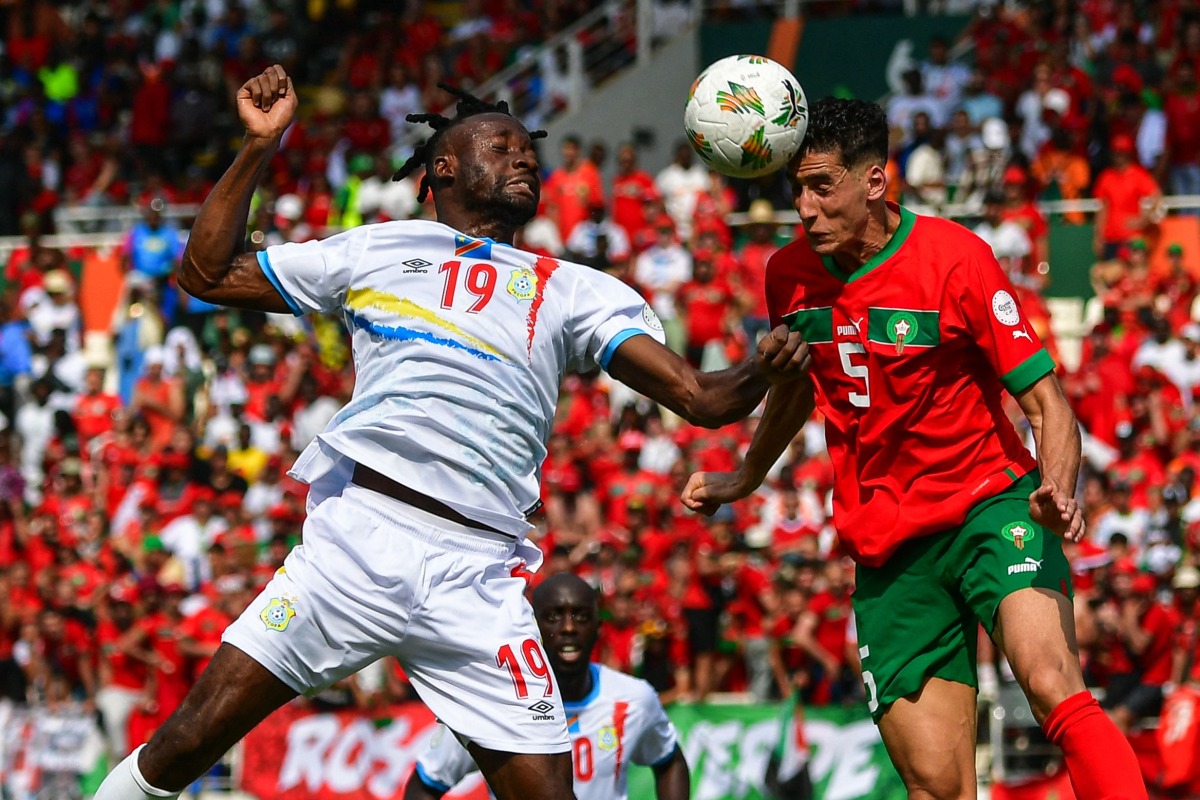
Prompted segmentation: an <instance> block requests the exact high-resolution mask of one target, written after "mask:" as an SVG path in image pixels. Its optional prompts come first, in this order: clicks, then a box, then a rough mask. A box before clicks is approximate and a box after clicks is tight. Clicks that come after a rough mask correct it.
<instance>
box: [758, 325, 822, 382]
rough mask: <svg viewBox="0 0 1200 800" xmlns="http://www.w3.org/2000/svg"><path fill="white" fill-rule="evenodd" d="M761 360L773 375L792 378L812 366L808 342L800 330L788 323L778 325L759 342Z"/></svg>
mask: <svg viewBox="0 0 1200 800" xmlns="http://www.w3.org/2000/svg"><path fill="white" fill-rule="evenodd" d="M758 356H759V361H760V363H761V364H763V365H764V366H765V368H766V370H767V371H768V372H770V373H771V374H772V377H773V378H774V377H780V378H792V377H795V376H797V375H800V374H802V373H804V372H807V371H808V369H809V368H810V367H811V366H812V354H811V352H810V351H809V346H808V342H806V341H805V340H804V336H803V335H802V334H801V333H799V332H798V331H790V330H788V327H787V326H786V325H778V326H776V327H775V328H774V329H773V330H772V331H771V333H770V334H768V335H767V336H764V337H763V338H762V341H760V342H759V343H758Z"/></svg>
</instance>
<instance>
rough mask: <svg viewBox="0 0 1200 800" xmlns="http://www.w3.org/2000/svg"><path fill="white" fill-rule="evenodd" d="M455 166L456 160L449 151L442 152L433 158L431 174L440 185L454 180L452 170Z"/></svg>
mask: <svg viewBox="0 0 1200 800" xmlns="http://www.w3.org/2000/svg"><path fill="white" fill-rule="evenodd" d="M457 167H458V161H457V159H455V158H454V156H453V155H451V154H450V153H442V154H441V155H440V156H434V158H433V176H434V177H435V178H437V182H438V184H440V185H442V186H444V185H446V184H448V183H452V182H453V181H454V171H455V169H456V168H457Z"/></svg>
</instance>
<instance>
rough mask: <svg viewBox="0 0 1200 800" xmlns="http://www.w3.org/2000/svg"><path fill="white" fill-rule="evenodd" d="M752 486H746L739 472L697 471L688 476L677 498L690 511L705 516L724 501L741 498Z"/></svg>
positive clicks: (750, 490)
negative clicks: (685, 484)
mask: <svg viewBox="0 0 1200 800" xmlns="http://www.w3.org/2000/svg"><path fill="white" fill-rule="evenodd" d="M752 491H754V487H753V486H747V485H746V483H745V480H744V479H743V477H742V473H740V472H697V473H695V474H693V475H692V477H690V478H688V482H687V486H684V487H683V493H682V494H681V495H680V496H679V499H680V500H681V501H682V502H683V504H684V505H685V506H687V507H688V508H690V509H691V510H692V511H699V512H700V513H701V514H703V515H704V516H706V517H711V516H712V515H713V514H715V513H717V509H718V508H720V507H721V506H722V505H724V504H725V503H732V502H733V501H734V500H741V499H742V498H743V497H745V496H746V495H748V494H750V492H752Z"/></svg>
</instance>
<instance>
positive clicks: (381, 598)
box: [223, 484, 571, 753]
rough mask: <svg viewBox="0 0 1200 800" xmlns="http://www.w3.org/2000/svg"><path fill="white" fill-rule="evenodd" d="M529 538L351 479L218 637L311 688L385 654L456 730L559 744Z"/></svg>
mask: <svg viewBox="0 0 1200 800" xmlns="http://www.w3.org/2000/svg"><path fill="white" fill-rule="evenodd" d="M530 547H531V546H530V545H527V544H518V543H517V542H516V541H514V540H513V539H511V538H509V537H507V536H502V535H500V534H494V533H490V532H487V531H478V530H473V529H470V528H467V527H464V526H462V525H458V524H456V523H453V522H449V521H448V520H444V519H442V518H441V517H437V516H435V515H432V514H429V513H427V512H424V511H421V510H420V509H416V508H413V507H412V506H409V505H407V504H405V503H401V502H399V501H398V500H393V499H392V498H390V497H387V496H385V495H382V494H378V493H377V492H373V491H371V490H369V489H364V488H362V487H360V486H355V485H354V484H350V485H348V486H347V487H346V488H345V490H344V491H343V493H342V494H341V496H337V497H330V498H329V499H327V500H325V501H324V502H322V503H321V504H320V505H318V506H317V507H316V508H315V509H313V510H312V511H311V513H310V514H309V517H308V519H307V521H306V522H305V523H304V543H303V544H302V545H301V546H299V547H297V548H296V549H295V550H293V551H292V552H291V554H290V555H288V557H287V560H286V561H285V562H284V565H283V567H281V568H280V570H279V571H278V572H276V574H275V577H274V578H272V579H271V582H270V583H268V584H267V586H266V588H265V589H263V592H262V594H260V595H259V596H258V597H257V598H256V599H255V600H254V602H253V603H251V604H250V606H249V607H248V608H247V609H246V611H245V612H244V613H243V614H242V615H241V617H239V618H238V619H237V621H235V622H234V623H233V624H232V625H230V626H229V628H228V629H227V630H226V631H225V635H224V637H223V639H224V641H226V642H229V643H230V644H232V645H233V646H235V647H237V648H238V649H239V650H242V651H243V652H245V653H246V654H247V655H249V656H250V657H251V658H253V659H254V660H255V661H257V662H258V663H260V664H262V665H263V666H264V667H266V668H267V669H268V670H270V671H271V672H272V673H273V674H274V675H276V676H277V677H278V678H279V679H280V680H282V681H283V682H284V683H286V684H287V685H288V686H290V687H292V688H293V689H295V690H296V691H297V692H299V693H301V694H305V695H309V696H312V695H314V694H316V693H317V692H319V691H321V690H322V689H324V688H325V687H327V686H329V685H330V684H332V683H335V682H336V681H338V680H341V679H342V678H345V677H346V676H348V675H351V674H353V673H355V672H357V671H358V670H360V669H362V668H363V667H364V666H366V665H367V664H370V663H371V662H373V661H375V660H377V659H379V658H383V657H385V656H395V657H396V658H397V659H399V661H400V663H401V664H402V665H403V666H404V669H405V671H406V672H407V673H408V678H409V680H411V681H412V684H413V686H414V687H415V688H416V690H417V692H418V694H420V696H421V699H422V700H423V701H424V702H425V704H426V705H427V706H429V708H430V709H431V710H432V711H433V713H434V714H436V715H437V717H438V718H439V719H440V720H441V721H442V722H444V723H445V724H446V726H447V727H449V728H450V729H451V730H453V731H454V732H455V733H457V734H459V735H460V736H462V737H464V738H465V739H468V740H470V741H473V742H475V743H476V744H478V745H479V746H481V747H485V748H488V749H490V750H499V751H503V752H510V753H565V752H568V751H569V750H570V748H571V745H570V739H569V738H568V736H567V725H566V715H565V713H564V712H563V705H562V699H561V697H560V695H559V691H558V685H557V684H556V683H555V681H554V677H553V673H552V672H551V670H550V667H549V662H548V661H547V660H546V655H545V652H544V651H543V650H542V646H541V637H540V635H539V634H538V629H537V624H536V622H535V621H534V617H533V609H532V608H531V607H530V605H529V603H528V601H527V600H526V599H525V579H524V577H522V576H521V575H522V571H523V567H524V564H525V559H523V558H521V555H520V552H519V551H521V550H524V549H526V548H530ZM514 573H515V574H514Z"/></svg>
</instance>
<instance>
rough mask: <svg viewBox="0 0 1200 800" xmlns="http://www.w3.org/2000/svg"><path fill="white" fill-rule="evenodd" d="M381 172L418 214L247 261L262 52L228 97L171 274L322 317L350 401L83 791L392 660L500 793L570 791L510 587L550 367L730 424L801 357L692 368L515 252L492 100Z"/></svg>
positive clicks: (279, 115) (627, 292)
mask: <svg viewBox="0 0 1200 800" xmlns="http://www.w3.org/2000/svg"><path fill="white" fill-rule="evenodd" d="M457 94H458V96H459V102H458V104H457V106H456V113H455V116H454V117H453V118H446V117H443V116H441V115H437V114H424V115H416V116H414V117H411V118H410V121H415V122H428V123H429V124H430V126H431V127H432V128H433V130H434V133H433V135H432V136H431V137H430V139H429V140H428V141H426V142H425V143H424V144H423V145H422V146H421V147H419V148H418V149H417V151H416V152H414V154H413V156H412V158H410V159H409V160H408V161H407V162H406V163H405V165H404V166H403V167H402V168H401V169H400V170H399V172H398V173H397V176H396V177H398V178H404V177H406V176H407V175H409V174H410V173H412V172H413V171H415V170H416V169H417V168H419V167H424V169H425V175H424V177H423V179H422V181H421V190H420V194H419V196H418V199H419V200H421V201H424V200H425V198H426V196H427V195H428V194H429V193H430V192H432V194H433V199H434V202H435V205H436V208H437V221H436V222H434V221H428V220H409V221H403V222H387V223H381V224H374V225H366V226H362V227H359V228H354V229H352V230H349V231H346V232H344V233H341V234H338V235H336V236H332V237H330V238H328V239H325V240H322V241H312V242H305V243H302V244H293V243H285V244H282V245H278V246H274V247H268V248H267V249H266V250H265V251H263V252H260V253H253V252H245V251H244V243H245V228H246V219H247V216H248V211H249V207H250V201H251V197H252V196H253V194H254V192H255V188H256V186H257V183H258V181H259V180H260V179H261V177H262V176H263V175H264V174H265V172H266V170H267V167H268V164H269V163H270V160H271V158H272V156H273V155H274V154H275V152H276V150H277V149H278V147H279V145H280V140H281V137H282V136H283V133H284V131H285V130H286V129H287V127H288V126H289V125H290V124H291V122H292V120H293V118H294V116H295V113H296V108H297V99H296V93H295V91H294V89H293V87H292V83H291V80H290V79H289V78H288V76H287V75H286V74H284V71H283V69H282V68H281V67H279V66H273V67H269V68H268V69H266V70H265V71H264V72H263V73H262V74H260V75H258V76H256V77H254V78H252V79H251V80H249V81H247V82H246V83H245V84H244V85H243V86H242V87H241V89H240V90H239V91H238V94H237V100H236V102H237V108H238V113H239V116H240V117H241V120H242V123H243V124H244V125H245V127H246V136H245V139H244V141H243V144H242V147H241V149H240V150H239V151H238V154H237V156H236V157H235V158H234V161H233V163H232V164H231V165H230V167H229V169H228V170H226V172H225V174H224V175H223V176H222V178H221V180H220V181H218V183H217V185H216V186H215V187H214V188H213V190H212V192H211V193H210V194H209V196H208V198H207V199H206V200H205V202H204V205H203V206H202V207H201V209H200V213H199V214H198V215H197V217H196V220H195V223H194V225H193V227H192V231H191V236H190V238H189V241H188V247H187V249H186V251H185V253H184V258H183V264H182V268H181V269H182V271H181V273H180V275H179V284H180V286H181V287H182V288H183V289H184V290H185V291H187V292H188V293H189V294H191V295H192V296H195V297H199V298H200V299H203V300H206V301H208V302H212V303H218V304H221V305H228V306H236V307H242V308H250V309H258V310H262V311H270V312H278V313H286V312H289V311H290V312H292V313H294V314H297V315H299V314H303V313H305V312H315V313H334V314H339V315H340V316H341V317H342V319H343V320H344V321H345V323H346V325H347V327H348V328H349V330H350V331H351V332H352V333H351V336H352V341H353V352H354V362H355V372H356V376H357V378H356V384H355V390H354V396H353V398H352V399H351V401H350V403H349V404H348V405H347V406H346V407H345V408H343V409H342V410H341V411H340V412H339V413H338V414H337V415H336V416H335V417H334V419H333V420H332V422H331V423H330V425H329V426H328V428H327V429H326V431H325V432H324V433H322V434H320V435H319V436H318V437H317V439H316V440H314V441H313V442H312V443H311V444H310V445H309V446H308V448H307V449H306V450H305V451H304V453H303V454H302V455H301V456H300V458H299V459H298V460H297V462H296V464H295V466H294V467H293V468H292V471H291V474H292V475H293V476H294V477H296V478H297V479H299V480H302V481H304V482H307V483H309V484H310V490H309V495H308V511H309V513H308V517H307V519H306V521H305V524H304V531H303V542H304V543H303V544H302V545H301V546H299V547H297V548H296V549H295V550H293V551H292V552H291V553H290V554H289V555H288V557H287V559H286V561H285V562H284V565H283V567H282V568H281V569H279V570H278V571H277V572H276V574H275V576H274V577H273V578H272V579H271V581H270V582H269V583H268V584H267V586H266V588H265V589H264V590H263V592H262V594H260V595H259V597H258V598H257V599H255V601H254V602H252V603H251V604H250V606H249V607H248V608H247V609H246V611H245V613H243V614H242V616H241V617H239V618H238V620H237V621H235V622H234V623H233V624H232V625H231V626H230V627H229V629H228V630H226V631H225V634H224V636H223V643H222V644H221V646H220V648H219V649H218V650H217V652H216V653H215V654H214V656H213V659H212V662H211V663H210V664H209V666H208V668H207V669H205V671H204V672H203V674H201V676H200V678H199V679H198V680H197V682H196V684H195V686H194V687H193V688H192V690H191V692H190V693H189V694H188V696H187V698H186V699H185V700H184V701H183V703H182V704H181V705H180V706H179V708H178V709H176V711H175V713H174V714H172V716H171V717H170V718H169V719H168V720H167V721H166V722H165V723H164V724H163V725H162V726H161V727H160V728H159V729H158V731H157V732H156V733H155V735H154V736H153V737H152V738H151V741H150V742H149V743H148V744H147V745H145V746H144V747H140V748H138V749H137V750H136V751H134V753H133V754H131V755H130V756H129V757H128V758H127V759H126V760H125V761H123V762H122V763H121V764H119V765H118V766H117V767H116V769H115V770H114V771H113V772H112V774H110V775H109V776H108V778H106V779H105V781H104V783H103V784H102V785H101V787H100V789H99V791H98V793H97V795H96V800H151V798H156V797H177V796H178V794H179V792H180V790H181V789H183V787H185V786H187V785H188V784H190V783H191V782H192V781H193V780H194V779H195V778H196V777H197V776H199V775H201V774H202V773H203V772H204V771H205V770H206V769H208V767H209V766H210V765H212V764H213V763H214V762H215V761H216V760H217V759H218V758H219V757H220V756H221V754H222V753H224V752H225V751H226V750H228V749H229V747H231V746H232V745H233V744H234V743H235V742H237V741H238V740H239V739H240V738H242V736H244V735H245V734H246V732H247V731H249V730H250V729H251V728H253V727H254V726H255V725H257V724H258V723H259V722H260V721H261V720H263V719H264V718H265V717H266V716H267V715H268V714H270V713H271V712H272V711H274V710H275V709H276V708H278V707H279V706H281V705H283V704H284V703H286V702H288V701H289V700H291V699H292V698H294V697H296V696H297V695H298V694H301V693H304V694H309V695H311V694H313V693H315V692H318V691H320V690H321V689H322V688H323V687H325V686H328V685H330V684H332V683H334V682H336V681H338V680H340V679H342V678H344V677H346V676H347V675H350V674H352V673H354V672H357V671H358V670H359V669H361V668H362V667H364V666H366V665H367V664H369V663H371V662H373V661H376V660H378V659H379V658H381V657H384V656H395V657H396V658H398V660H399V661H400V662H401V663H402V665H403V666H404V669H405V672H406V673H407V674H408V676H409V678H410V679H411V681H412V683H413V686H414V687H415V688H416V689H417V691H418V693H419V694H420V696H421V699H422V700H423V701H424V702H425V704H426V705H428V706H429V707H430V709H432V710H433V712H434V713H435V714H436V715H437V716H438V718H439V719H441V720H442V721H443V722H445V723H446V724H447V726H448V727H450V728H451V729H452V730H454V731H455V732H456V733H457V734H459V735H460V736H463V737H464V738H466V739H468V740H469V741H470V745H469V747H470V750H471V755H472V756H473V757H474V759H475V761H476V763H478V764H479V765H480V768H481V769H482V771H483V773H484V775H485V776H486V777H487V780H488V783H489V784H490V785H491V786H492V788H493V790H494V791H495V792H496V794H497V796H498V797H500V798H501V800H518V799H519V800H563V799H564V798H571V797H572V796H573V795H572V789H571V758H570V754H569V751H570V744H571V743H570V738H569V737H568V735H567V724H566V717H565V715H564V713H563V706H562V700H561V699H560V693H559V691H558V688H557V686H556V684H555V682H554V678H553V675H552V674H551V673H550V669H549V667H548V666H547V663H546V658H545V655H544V653H543V651H542V648H541V645H540V644H539V642H538V630H537V624H536V622H535V621H534V619H533V612H532V610H531V609H530V606H529V603H528V602H527V601H526V599H525V596H524V590H525V584H526V582H525V575H526V573H527V570H531V569H536V568H537V567H538V566H539V562H540V560H541V554H540V551H538V550H537V548H536V547H533V546H531V545H529V544H528V543H527V542H526V541H525V535H526V534H527V532H528V531H529V530H530V527H531V526H530V525H529V523H528V521H527V520H526V513H527V512H528V511H530V510H531V509H532V508H534V507H535V505H536V502H537V498H538V480H539V470H540V464H541V462H542V459H543V458H544V456H545V453H546V440H547V439H548V438H549V435H550V429H551V425H552V420H553V417H554V408H555V405H556V403H557V400H558V392H559V385H560V383H561V381H562V378H563V375H564V374H565V373H566V372H567V371H569V370H572V369H584V370H586V369H592V368H594V367H596V366H600V367H604V368H606V369H607V370H608V371H609V373H610V374H611V375H612V376H613V377H614V378H616V379H617V380H619V381H622V382H624V383H626V384H628V385H629V386H630V387H632V388H633V389H635V390H636V391H640V392H642V393H644V394H646V395H648V396H650V397H651V398H653V399H655V400H657V401H658V402H660V403H662V404H664V405H666V406H667V407H668V408H670V409H671V410H673V411H675V412H676V413H678V414H680V415H681V416H683V417H684V418H685V419H688V420H690V421H693V422H696V423H699V424H704V425H709V426H719V425H724V424H727V423H729V422H732V421H734V420H736V419H739V418H741V417H743V416H744V415H746V414H748V413H749V412H750V411H751V410H753V408H754V407H755V406H756V405H757V404H758V402H759V401H760V400H761V399H762V397H763V396H764V395H765V394H766V390H767V387H768V385H769V383H770V381H771V380H795V376H796V375H797V374H801V373H802V372H803V371H804V370H805V369H806V368H807V365H808V360H809V359H808V356H807V347H806V345H804V343H803V340H802V337H801V336H800V335H799V334H796V333H789V332H788V331H787V329H786V328H785V327H782V326H781V327H780V328H778V329H777V330H776V331H773V332H772V335H771V336H768V337H767V338H766V339H765V340H764V341H763V342H762V343H760V345H759V348H758V350H757V352H756V353H755V355H754V356H753V357H751V358H748V359H747V360H746V361H745V362H744V363H743V364H741V365H739V366H737V367H735V368H732V369H729V370H726V371H724V372H722V373H713V374H704V373H700V372H698V371H696V370H694V369H692V368H691V367H689V366H688V365H687V364H686V362H684V361H683V359H681V358H680V357H678V356H677V355H675V354H674V353H672V352H671V351H670V350H668V349H667V348H665V347H664V346H663V345H662V343H661V339H662V326H661V325H660V324H659V323H658V320H657V319H656V318H655V317H654V315H653V313H652V312H651V311H649V306H648V305H647V304H646V303H645V301H644V300H643V299H642V298H641V296H639V295H638V294H637V293H636V292H634V291H633V290H632V289H631V288H629V287H628V286H626V285H624V284H623V283H621V282H620V281H618V280H617V279H615V278H612V277H611V276H608V275H605V274H604V273H601V272H598V271H596V270H593V269H590V268H587V267H583V266H580V265H577V264H571V263H569V262H563V261H556V260H553V259H549V258H540V257H537V256H535V255H533V254H531V253H526V252H523V251H521V250H517V249H516V248H515V247H513V246H512V242H513V239H514V236H515V234H516V231H517V230H518V229H519V228H520V227H521V226H522V225H524V224H525V223H526V222H528V221H529V220H530V219H531V218H532V217H533V216H534V214H535V212H536V210H537V206H538V197H539V194H540V188H541V187H540V180H539V172H538V163H537V156H536V153H535V151H534V149H533V141H532V136H531V135H530V133H529V132H528V131H527V130H526V129H525V127H524V126H523V125H522V124H521V123H520V122H519V121H517V120H516V119H514V118H513V117H512V116H511V115H510V114H509V113H508V108H507V106H504V105H497V106H493V105H490V104H486V103H483V102H482V101H479V100H478V99H476V98H474V97H471V96H470V95H467V94H465V93H462V92H457Z"/></svg>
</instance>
